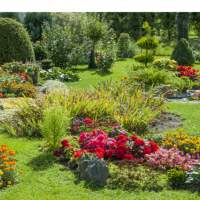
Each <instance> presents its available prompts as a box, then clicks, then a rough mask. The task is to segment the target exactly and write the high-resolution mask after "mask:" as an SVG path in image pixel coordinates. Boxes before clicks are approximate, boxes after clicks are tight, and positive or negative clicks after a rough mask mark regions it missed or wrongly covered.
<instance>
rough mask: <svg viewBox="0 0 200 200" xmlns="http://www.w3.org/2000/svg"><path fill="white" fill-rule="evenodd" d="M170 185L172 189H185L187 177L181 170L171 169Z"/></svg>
mask: <svg viewBox="0 0 200 200" xmlns="http://www.w3.org/2000/svg"><path fill="white" fill-rule="evenodd" d="M167 177H168V183H169V185H170V186H171V187H172V188H178V189H180V188H184V186H185V182H186V178H187V175H186V173H185V172H184V171H182V170H179V169H170V170H169V171H168V172H167Z"/></svg>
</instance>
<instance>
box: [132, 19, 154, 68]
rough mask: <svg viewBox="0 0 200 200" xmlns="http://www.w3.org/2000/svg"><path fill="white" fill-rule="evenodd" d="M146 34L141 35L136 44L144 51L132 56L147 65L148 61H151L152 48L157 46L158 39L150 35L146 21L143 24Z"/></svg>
mask: <svg viewBox="0 0 200 200" xmlns="http://www.w3.org/2000/svg"><path fill="white" fill-rule="evenodd" d="M143 28H144V30H145V31H146V35H145V36H143V37H141V38H140V39H139V40H138V41H137V45H138V46H139V47H140V48H141V49H142V50H143V51H144V52H142V53H141V54H138V55H136V56H135V57H134V58H135V60H137V61H138V62H142V63H144V64H145V66H147V64H148V63H149V62H152V61H153V57H154V56H153V52H152V51H153V50H154V49H155V48H156V47H157V46H158V40H157V38H156V37H154V36H152V35H151V31H152V30H151V27H150V26H149V24H148V22H145V23H144V25H143Z"/></svg>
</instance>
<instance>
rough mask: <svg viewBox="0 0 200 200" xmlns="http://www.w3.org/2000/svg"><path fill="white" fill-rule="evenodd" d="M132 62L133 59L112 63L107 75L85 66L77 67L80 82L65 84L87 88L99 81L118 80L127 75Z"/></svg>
mask: <svg viewBox="0 0 200 200" xmlns="http://www.w3.org/2000/svg"><path fill="white" fill-rule="evenodd" d="M134 62H135V61H134V59H126V60H123V61H117V62H115V63H114V65H113V67H112V69H111V72H110V73H107V74H101V73H98V72H97V71H96V70H88V68H87V65H82V66H78V67H77V72H78V73H79V76H80V81H77V82H71V83H66V84H67V85H68V86H70V87H73V88H74V87H75V88H87V87H90V86H91V85H96V84H98V82H100V81H104V80H119V79H121V78H123V77H124V76H126V75H127V73H128V71H129V70H130V68H131V67H132V66H133V63H134Z"/></svg>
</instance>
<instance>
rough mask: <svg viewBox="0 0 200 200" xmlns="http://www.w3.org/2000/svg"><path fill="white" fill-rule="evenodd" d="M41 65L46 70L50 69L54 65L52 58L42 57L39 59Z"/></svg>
mask: <svg viewBox="0 0 200 200" xmlns="http://www.w3.org/2000/svg"><path fill="white" fill-rule="evenodd" d="M41 67H42V69H44V70H48V69H51V68H52V67H54V65H53V63H52V60H50V59H44V60H42V61H41Z"/></svg>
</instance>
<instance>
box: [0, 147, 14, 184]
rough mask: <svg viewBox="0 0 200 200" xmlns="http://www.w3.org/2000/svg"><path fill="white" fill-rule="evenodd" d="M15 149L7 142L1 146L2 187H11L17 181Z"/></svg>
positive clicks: (0, 182)
mask: <svg viewBox="0 0 200 200" xmlns="http://www.w3.org/2000/svg"><path fill="white" fill-rule="evenodd" d="M14 156H15V151H14V150H12V149H9V148H8V147H7V145H6V144H3V145H1V147H0V166H1V168H0V188H3V187H9V186H10V185H13V184H14V183H16V159H15V157H14Z"/></svg>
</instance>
